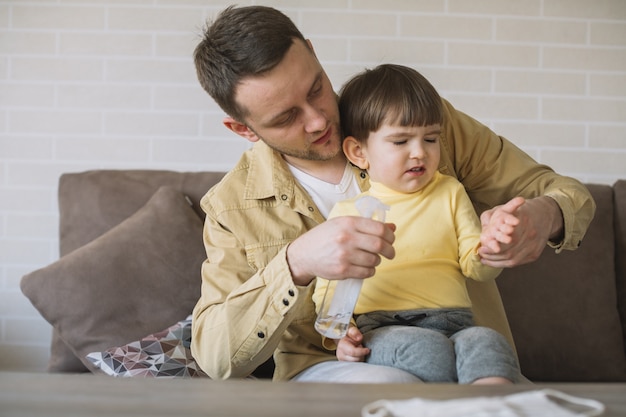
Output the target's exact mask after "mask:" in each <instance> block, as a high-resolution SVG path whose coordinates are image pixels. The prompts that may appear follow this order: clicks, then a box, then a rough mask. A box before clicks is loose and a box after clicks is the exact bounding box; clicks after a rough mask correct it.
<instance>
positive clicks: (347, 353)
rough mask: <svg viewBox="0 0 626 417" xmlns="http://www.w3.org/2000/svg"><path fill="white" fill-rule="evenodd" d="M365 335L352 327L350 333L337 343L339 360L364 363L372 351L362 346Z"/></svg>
mask: <svg viewBox="0 0 626 417" xmlns="http://www.w3.org/2000/svg"><path fill="white" fill-rule="evenodd" d="M362 341H363V335H362V334H361V332H360V331H359V329H358V328H356V327H354V326H350V328H349V329H348V332H347V333H346V335H345V336H344V337H342V338H341V339H340V340H339V342H337V359H339V360H340V361H346V362H363V361H364V360H365V357H366V356H367V355H369V353H370V350H369V348H366V347H364V346H363V345H362V343H361V342H362Z"/></svg>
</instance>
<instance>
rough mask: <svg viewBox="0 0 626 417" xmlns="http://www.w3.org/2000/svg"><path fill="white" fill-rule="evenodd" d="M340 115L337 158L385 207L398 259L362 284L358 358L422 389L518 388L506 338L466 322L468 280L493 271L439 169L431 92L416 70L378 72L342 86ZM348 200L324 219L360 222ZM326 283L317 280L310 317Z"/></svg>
mask: <svg viewBox="0 0 626 417" xmlns="http://www.w3.org/2000/svg"><path fill="white" fill-rule="evenodd" d="M339 109H340V114H341V125H342V129H343V134H344V137H345V139H344V142H343V150H344V153H345V154H346V156H347V157H348V159H349V160H350V161H351V162H352V163H353V164H355V165H356V166H358V167H359V168H361V169H362V170H363V171H367V173H368V174H369V176H370V183H371V188H370V189H369V190H368V191H366V192H365V193H364V194H366V195H371V196H374V197H376V198H378V199H379V200H381V201H382V202H383V203H384V204H386V205H388V206H389V207H390V209H389V211H388V213H387V219H386V221H387V222H390V223H394V224H395V225H396V240H395V242H394V248H395V250H396V256H395V258H394V259H392V260H387V259H382V261H381V263H380V265H379V266H378V267H377V268H376V274H375V275H374V276H373V277H371V278H368V279H366V280H365V281H364V282H363V287H362V289H361V294H360V296H359V299H358V301H357V305H356V308H355V323H356V326H357V327H358V329H359V330H360V332H361V333H362V337H363V339H362V346H364V347H365V348H367V349H368V351H369V354H368V355H367V356H365V357H364V358H359V359H364V360H365V361H366V362H368V363H373V364H379V365H387V366H393V367H397V368H400V369H403V370H405V371H409V372H411V373H413V374H414V375H416V376H418V377H419V378H421V379H422V380H423V381H425V382H459V383H463V384H468V383H512V382H517V381H518V380H519V378H520V371H519V365H518V363H517V359H516V355H515V353H514V352H513V350H512V348H511V347H510V345H509V344H508V342H507V341H506V339H505V338H504V337H503V336H502V335H500V334H499V333H497V332H496V331H494V330H492V329H489V328H485V327H478V326H474V324H473V319H472V310H471V301H470V299H469V296H468V293H467V289H466V284H465V280H466V278H470V279H474V280H478V281H486V280H492V279H494V278H496V276H498V274H499V273H500V271H501V270H500V269H495V268H492V267H488V266H485V265H483V264H482V263H481V260H480V257H479V255H478V248H479V247H480V232H481V225H480V222H479V220H478V216H477V214H476V212H475V211H474V208H473V206H472V203H471V201H470V199H469V197H468V195H467V194H466V192H465V189H464V188H463V186H462V184H461V183H460V182H458V181H457V180H456V179H454V178H453V177H450V176H446V175H443V174H441V173H440V172H439V171H438V169H439V163H440V149H439V135H440V134H441V132H440V125H441V123H442V119H443V110H442V104H441V98H440V97H439V94H438V93H437V91H436V90H435V88H434V87H433V86H432V85H431V84H430V83H429V82H428V80H426V79H425V78H424V77H423V76H422V75H421V74H419V73H418V72H417V71H415V70H413V69H410V68H407V67H403V66H399V65H381V66H379V67H377V68H375V69H373V70H367V71H365V72H363V73H361V74H359V75H357V76H356V77H355V78H353V79H352V80H350V81H349V82H348V83H346V85H345V86H344V87H343V88H342V90H341V93H340V100H339ZM357 198H358V197H357ZM355 200H356V199H350V200H346V201H342V202H340V203H338V204H337V205H336V206H335V207H334V208H333V210H332V211H331V213H330V216H329V217H336V216H344V215H358V212H357V211H356V208H355V205H354V203H355ZM328 283H329V281H327V280H325V279H322V278H318V279H317V285H316V289H315V292H314V295H313V301H314V302H315V303H316V307H317V309H318V310H319V306H320V304H321V302H322V299H323V297H324V293H325V290H326V287H327V285H328ZM329 296H330V294H329ZM346 337H350V336H346ZM329 342H330V344H329ZM351 343H352V344H354V345H355V346H358V341H355V339H354V338H353V340H352V341H351ZM325 346H329V347H330V348H334V347H335V346H336V345H335V344H334V343H332V342H331V341H330V340H325Z"/></svg>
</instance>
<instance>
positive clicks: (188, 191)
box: [48, 170, 224, 372]
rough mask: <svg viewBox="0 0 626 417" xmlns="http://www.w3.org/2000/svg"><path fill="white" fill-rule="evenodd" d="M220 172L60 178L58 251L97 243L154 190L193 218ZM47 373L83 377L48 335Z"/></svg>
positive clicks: (127, 172)
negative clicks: (176, 196) (188, 204)
mask: <svg viewBox="0 0 626 417" xmlns="http://www.w3.org/2000/svg"><path fill="white" fill-rule="evenodd" d="M223 175H224V174H223V173H220V172H177V171H167V170H92V171H85V172H76V173H65V174H63V175H62V176H61V178H60V180H59V236H60V241H59V246H60V255H61V256H64V255H66V254H68V253H70V252H71V251H73V250H75V249H78V248H80V247H81V246H83V245H85V244H86V243H88V242H90V241H92V240H94V239H96V238H97V237H98V236H100V235H102V234H103V233H105V232H106V231H108V230H110V229H111V228H113V227H114V226H116V225H118V224H119V223H121V222H122V221H124V220H125V219H126V218H128V217H129V216H131V215H132V214H133V213H135V212H136V211H137V210H138V209H140V208H141V207H142V206H143V205H144V204H145V203H146V202H147V201H148V200H149V199H150V197H152V195H153V194H154V193H155V192H156V190H157V189H158V188H159V187H161V186H164V185H169V186H171V187H173V188H176V189H178V190H180V191H181V192H183V193H184V194H185V195H186V196H188V197H189V198H190V200H191V201H192V202H193V208H194V210H195V212H196V213H197V214H198V216H199V217H200V218H202V219H204V214H203V213H202V210H201V208H200V199H201V198H202V196H203V195H204V194H205V193H206V192H207V191H208V189H209V188H211V187H212V186H213V185H214V184H215V183H217V182H218V181H219V180H220V179H221V178H222V176H223ZM48 370H49V371H51V372H80V371H83V372H86V371H88V369H87V368H85V366H84V365H83V362H82V361H81V360H80V359H78V358H77V357H76V355H74V353H73V352H72V350H71V349H70V348H69V347H68V346H67V345H66V344H65V342H64V341H63V339H62V338H61V337H59V335H58V332H57V331H56V329H53V331H52V342H51V346H50V360H49V362H48Z"/></svg>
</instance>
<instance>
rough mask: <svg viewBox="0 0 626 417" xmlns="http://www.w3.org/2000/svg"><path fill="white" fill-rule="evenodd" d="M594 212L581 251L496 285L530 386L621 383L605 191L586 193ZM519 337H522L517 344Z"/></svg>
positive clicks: (625, 366)
mask: <svg viewBox="0 0 626 417" xmlns="http://www.w3.org/2000/svg"><path fill="white" fill-rule="evenodd" d="M588 187H589V190H590V191H591V194H592V195H593V197H594V199H595V200H596V203H597V207H598V209H597V211H596V214H595V217H594V220H593V221H592V223H591V225H590V227H589V229H588V231H587V234H586V236H585V239H584V241H583V242H582V245H581V247H580V248H579V249H578V250H576V251H563V252H562V253H561V254H559V255H557V254H555V253H554V251H553V250H550V249H546V250H544V252H543V254H542V255H541V257H540V259H539V260H538V261H536V262H534V263H531V264H528V265H523V266H520V267H517V268H513V269H506V270H504V271H503V272H502V274H501V275H500V277H499V278H498V279H497V283H498V287H499V289H500V292H501V295H502V300H503V302H504V305H505V308H506V311H507V316H508V318H509V323H510V325H511V330H512V332H513V337H514V339H515V344H516V347H517V352H518V355H519V359H520V365H521V368H522V373H524V375H525V376H526V377H527V378H529V379H530V380H532V381H563V382H565V381H572V382H574V381H624V380H626V359H625V357H624V342H623V339H622V327H621V324H620V317H619V314H618V310H617V307H616V306H617V294H616V289H615V269H614V266H615V244H614V239H613V236H614V233H613V232H614V229H613V190H612V188H611V187H609V186H604V185H589V186H588ZM521 335H523V337H521Z"/></svg>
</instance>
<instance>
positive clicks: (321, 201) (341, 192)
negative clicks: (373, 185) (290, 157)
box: [287, 163, 361, 218]
mask: <svg viewBox="0 0 626 417" xmlns="http://www.w3.org/2000/svg"><path fill="white" fill-rule="evenodd" d="M287 165H288V166H289V170H290V171H291V173H292V174H293V176H294V177H295V178H296V180H297V181H298V182H299V183H300V185H301V186H302V187H303V188H304V189H305V190H306V192H307V193H309V195H310V196H311V198H312V199H313V202H314V203H315V205H317V208H318V209H319V210H320V212H321V213H322V215H323V216H324V218H328V214H329V213H330V210H331V209H332V208H333V206H334V205H335V203H336V202H338V201H341V200H345V199H347V198H352V197H355V196H356V195H358V194H359V193H360V192H361V189H360V188H359V184H358V183H357V180H356V177H355V176H354V174H353V171H352V168H350V164H349V163H347V164H346V168H345V169H344V171H343V177H342V178H341V182H339V184H332V183H329V182H326V181H322V180H320V179H319V178H315V177H314V176H312V175H309V174H307V173H306V172H303V171H300V170H299V169H298V168H296V167H294V166H292V165H290V164H287Z"/></svg>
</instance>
